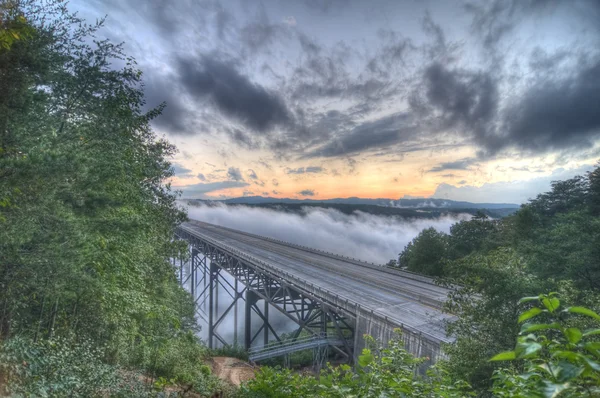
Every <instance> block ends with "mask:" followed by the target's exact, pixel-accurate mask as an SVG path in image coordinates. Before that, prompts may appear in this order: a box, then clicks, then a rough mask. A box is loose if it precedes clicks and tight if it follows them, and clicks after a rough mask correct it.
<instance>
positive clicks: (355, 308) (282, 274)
mask: <svg viewBox="0 0 600 398" xmlns="http://www.w3.org/2000/svg"><path fill="white" fill-rule="evenodd" d="M177 228H178V229H180V230H182V231H183V232H185V233H187V234H190V235H191V236H193V237H196V238H198V239H202V240H204V241H206V242H208V243H210V244H212V245H213V246H216V247H218V248H219V249H221V250H225V251H229V252H230V253H231V254H233V255H234V256H238V257H239V258H241V259H243V260H245V261H248V262H250V263H251V264H252V265H254V266H256V267H258V268H260V269H262V270H263V271H266V272H267V273H270V274H272V275H273V276H275V277H277V278H280V279H284V280H286V282H287V283H288V284H289V285H291V286H294V287H295V288H297V289H299V290H301V291H303V292H305V293H308V294H310V295H312V296H313V297H315V298H320V299H321V300H324V301H327V302H328V303H329V304H333V305H334V306H336V307H337V308H339V309H341V310H343V311H345V312H346V313H348V314H349V315H352V316H357V315H359V314H361V313H362V314H363V315H365V314H368V315H369V316H370V318H371V319H373V320H377V321H379V322H381V323H384V324H393V325H395V326H396V327H398V328H400V329H401V330H402V331H403V333H409V334H411V335H413V336H420V337H423V336H424V337H426V338H427V340H429V341H431V342H435V343H437V344H441V343H449V342H451V341H452V340H451V339H441V338H440V337H439V336H435V335H432V334H430V333H427V332H424V331H422V330H417V329H415V328H413V327H410V326H408V325H404V323H403V322H402V321H400V320H398V319H395V318H392V317H390V316H387V315H385V314H383V313H381V312H380V311H376V310H373V309H369V308H366V307H364V306H361V305H360V304H359V303H358V302H356V301H354V300H352V299H350V298H348V297H345V296H343V295H340V294H338V293H336V292H333V291H331V290H329V289H325V288H322V287H319V286H316V285H314V284H313V283H310V282H307V281H305V280H302V279H299V278H297V277H296V276H295V275H293V274H291V273H289V272H286V271H283V270H281V269H280V268H277V267H273V266H272V265H270V264H267V263H265V262H264V261H262V260H260V259H258V258H256V257H253V256H251V255H249V254H247V253H244V252H242V251H241V250H238V249H236V248H234V247H232V246H230V245H227V244H225V243H223V242H219V241H216V240H214V239H212V238H210V237H208V236H206V235H205V234H203V233H202V232H200V231H197V230H194V229H191V228H187V227H184V226H181V225H180V226H178V227H177Z"/></svg>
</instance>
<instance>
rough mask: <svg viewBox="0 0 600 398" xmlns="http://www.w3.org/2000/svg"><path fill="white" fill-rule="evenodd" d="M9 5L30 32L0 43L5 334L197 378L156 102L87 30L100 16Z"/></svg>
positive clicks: (60, 6) (0, 303) (117, 54)
mask: <svg viewBox="0 0 600 398" xmlns="http://www.w3.org/2000/svg"><path fill="white" fill-rule="evenodd" d="M18 6H19V9H18V10H15V11H14V12H15V14H16V15H24V17H25V18H26V20H27V21H28V23H29V24H30V25H31V26H32V28H33V29H34V33H33V34H32V35H31V37H30V38H28V39H27V40H18V41H15V42H13V43H12V45H11V46H10V48H0V76H2V79H1V80H0V86H1V88H0V89H1V90H2V92H3V95H2V96H0V340H5V341H6V340H7V339H9V338H11V337H13V336H19V337H20V338H23V339H26V340H32V341H33V342H34V344H35V342H36V341H39V340H42V339H50V340H51V339H54V338H57V337H59V336H61V337H63V338H65V339H69V340H73V344H76V343H77V342H78V341H83V340H89V341H92V342H93V343H94V344H96V345H98V346H102V347H104V348H105V349H104V350H103V360H105V361H108V362H110V363H113V364H120V365H127V366H135V367H141V368H142V369H143V370H145V371H147V372H149V373H150V374H152V375H155V376H163V375H164V376H169V377H175V378H180V379H182V380H184V379H185V381H186V382H191V380H192V379H195V378H196V379H198V378H201V377H202V373H201V365H202V362H201V361H202V356H203V353H206V350H205V349H204V348H203V347H202V346H201V345H200V343H199V341H198V339H197V338H196V337H194V335H193V332H194V331H195V330H196V323H195V320H194V307H193V303H192V300H191V297H190V296H189V294H188V293H187V292H185V291H184V290H183V289H182V288H181V287H180V286H179V285H178V283H177V280H176V276H175V272H174V268H173V266H172V265H171V263H170V258H174V257H178V256H180V255H183V254H185V253H184V252H183V250H184V248H183V247H182V246H181V244H179V243H177V242H175V241H173V239H172V238H173V229H174V227H175V226H176V225H177V224H179V223H180V222H181V221H182V220H184V219H185V214H184V213H183V212H182V211H181V210H180V209H179V208H178V207H177V206H176V202H175V200H176V195H175V192H173V191H172V190H171V189H170V186H169V185H168V184H165V181H167V180H168V178H169V177H171V176H172V175H173V170H172V169H171V166H170V163H169V161H168V159H169V158H170V157H171V156H172V155H173V154H174V151H175V148H174V147H173V146H172V145H171V144H169V143H168V142H167V141H165V140H164V139H162V138H160V137H158V136H157V135H156V134H155V133H154V132H153V131H152V129H151V126H150V122H151V120H153V119H154V118H155V117H157V116H159V114H160V111H161V109H162V107H159V108H158V109H153V110H150V111H149V112H145V111H143V106H144V93H143V90H142V80H141V79H142V74H141V72H140V71H139V70H138V69H137V68H136V65H135V61H134V60H133V59H131V58H128V57H127V56H126V55H125V54H124V53H123V52H122V48H121V47H120V46H119V45H114V44H112V43H111V42H109V41H107V40H97V41H92V40H90V38H91V36H92V35H93V34H94V33H95V32H97V29H98V28H99V27H100V26H101V24H102V21H100V22H99V23H98V24H95V25H87V24H85V23H84V22H83V21H82V20H81V19H79V18H77V17H76V16H75V15H72V14H70V13H69V12H68V11H67V9H66V3H64V2H62V1H59V0H57V1H49V2H42V3H37V2H35V1H31V0H23V1H20V2H18ZM115 60H119V61H120V62H121V63H122V64H123V65H124V66H123V67H122V68H121V69H115V67H114V64H115V63H114V61H115ZM4 93H10V95H4ZM192 354H193V356H194V357H193V358H192V357H191V356H192ZM178 357H179V358H182V357H185V358H187V359H186V366H180V365H178V364H177V362H176V360H175V358H178ZM188 365H189V366H188Z"/></svg>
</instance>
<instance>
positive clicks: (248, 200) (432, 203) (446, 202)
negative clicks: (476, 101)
mask: <svg viewBox="0 0 600 398" xmlns="http://www.w3.org/2000/svg"><path fill="white" fill-rule="evenodd" d="M214 202H222V203H226V204H269V203H285V204H302V203H306V204H320V203H322V204H346V205H374V206H385V207H399V208H440V209H518V208H519V207H520V205H518V204H515V203H472V202H463V201H455V200H450V199H436V198H419V199H414V198H410V199H404V198H401V199H386V198H379V199H363V198H357V197H350V198H334V199H325V200H316V199H290V198H272V197H264V196H244V197H239V198H232V199H225V200H215V201H214Z"/></svg>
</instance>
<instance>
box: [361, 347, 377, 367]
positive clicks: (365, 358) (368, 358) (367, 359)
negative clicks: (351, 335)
mask: <svg viewBox="0 0 600 398" xmlns="http://www.w3.org/2000/svg"><path fill="white" fill-rule="evenodd" d="M374 359H375V358H374V357H373V354H371V350H369V349H368V348H365V349H363V351H362V355H360V356H359V357H358V364H359V365H360V366H362V367H363V368H364V367H365V366H368V365H369V364H370V363H371V362H373V360H374Z"/></svg>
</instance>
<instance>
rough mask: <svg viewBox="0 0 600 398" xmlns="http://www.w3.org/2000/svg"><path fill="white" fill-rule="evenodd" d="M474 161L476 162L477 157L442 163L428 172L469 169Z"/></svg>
mask: <svg viewBox="0 0 600 398" xmlns="http://www.w3.org/2000/svg"><path fill="white" fill-rule="evenodd" d="M474 163H475V159H470V158H468V159H461V160H456V161H454V162H446V163H441V164H439V165H437V166H435V167H432V168H431V169H429V170H427V172H428V173H438V172H440V171H446V170H469V168H470V167H471V166H472V165H473V164H474ZM444 176H452V177H454V175H452V174H445V175H444ZM442 177H443V176H442Z"/></svg>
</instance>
